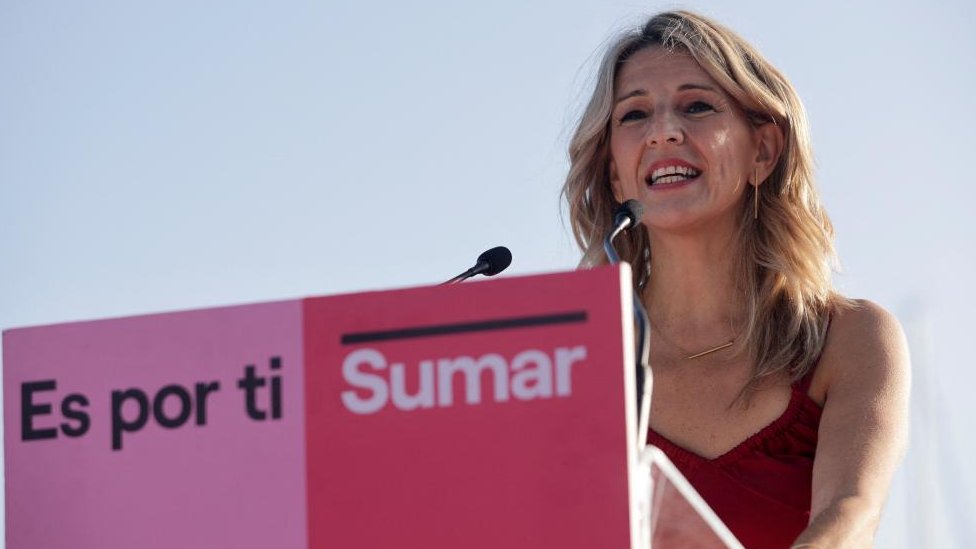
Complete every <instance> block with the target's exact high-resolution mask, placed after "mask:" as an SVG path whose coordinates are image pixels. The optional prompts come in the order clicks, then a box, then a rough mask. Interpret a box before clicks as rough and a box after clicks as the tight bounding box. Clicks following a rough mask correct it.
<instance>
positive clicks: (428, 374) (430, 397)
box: [390, 360, 434, 411]
mask: <svg viewBox="0 0 976 549" xmlns="http://www.w3.org/2000/svg"><path fill="white" fill-rule="evenodd" d="M405 368H406V366H404V365H403V363H402V362H397V363H395V364H393V365H392V366H390V389H391V391H390V392H391V393H392V394H393V405H394V406H396V407H397V408H399V409H401V410H408V411H409V410H416V409H417V408H433V407H434V361H433V360H422V361H421V362H420V381H419V382H418V385H419V387H418V388H417V394H415V395H408V394H407V388H406V385H407V382H406V380H405V379H404V378H405V377H406V374H404V372H403V371H404V369H405Z"/></svg>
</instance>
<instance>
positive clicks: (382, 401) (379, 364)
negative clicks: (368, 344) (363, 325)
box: [342, 349, 388, 414]
mask: <svg viewBox="0 0 976 549" xmlns="http://www.w3.org/2000/svg"><path fill="white" fill-rule="evenodd" d="M361 365H362V366H371V367H372V368H373V369H374V370H383V369H385V368H386V358H384V357H383V354H382V353H380V352H379V351H375V350H373V349H359V350H357V351H353V352H352V353H350V354H349V356H347V357H346V359H345V360H344V361H342V377H343V379H345V380H346V383H348V384H349V385H352V386H353V387H358V388H360V389H366V390H371V391H372V392H373V394H372V396H370V397H369V398H361V397H360V396H359V394H358V393H357V392H356V391H343V392H342V403H343V404H345V405H346V408H348V409H349V411H351V412H354V413H357V414H372V413H373V412H378V411H379V410H380V409H381V408H382V407H384V406H386V399H387V394H388V389H387V388H386V381H385V380H384V379H383V378H382V377H381V376H378V375H376V374H368V373H366V372H362V371H360V370H359V367H360V366H361Z"/></svg>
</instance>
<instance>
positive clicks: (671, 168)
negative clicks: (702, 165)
mask: <svg viewBox="0 0 976 549" xmlns="http://www.w3.org/2000/svg"><path fill="white" fill-rule="evenodd" d="M699 175H701V170H699V169H698V168H696V167H695V166H693V165H691V164H690V163H688V162H685V161H684V160H680V159H668V160H659V161H657V162H655V163H653V164H651V165H650V166H649V168H648V174H647V176H646V177H645V178H644V182H645V183H647V184H648V185H650V186H654V185H667V184H671V183H681V182H684V181H690V180H692V179H695V178H696V177H698V176H699Z"/></svg>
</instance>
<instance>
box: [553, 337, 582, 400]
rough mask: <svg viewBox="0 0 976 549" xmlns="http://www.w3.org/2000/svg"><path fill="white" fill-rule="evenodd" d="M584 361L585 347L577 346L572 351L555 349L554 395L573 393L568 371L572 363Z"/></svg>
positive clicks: (571, 380) (561, 348) (563, 348)
mask: <svg viewBox="0 0 976 549" xmlns="http://www.w3.org/2000/svg"><path fill="white" fill-rule="evenodd" d="M581 360H586V347H584V346H582V345H579V346H576V347H573V348H572V349H567V348H566V347H559V348H558V349H556V394H557V395H559V396H569V395H570V394H572V392H573V379H572V377H571V376H572V373H571V372H570V369H571V368H572V367H573V363H575V362H579V361H581Z"/></svg>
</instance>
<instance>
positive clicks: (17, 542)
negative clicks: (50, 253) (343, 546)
mask: <svg viewBox="0 0 976 549" xmlns="http://www.w3.org/2000/svg"><path fill="white" fill-rule="evenodd" d="M301 312H302V303H301V301H289V302H282V303H270V304H264V305H252V306H243V307H227V308H219V309H208V310H201V311H191V312H183V313H172V314H160V315H149V316H141V317H135V318H124V319H115V320H102V321H94V322H79V323H72V324H62V325H56V326H47V327H39V328H25V329H19V330H10V331H7V332H5V333H4V341H3V350H4V371H3V376H4V449H5V455H6V497H7V500H6V509H7V511H6V514H7V523H6V528H7V547H8V548H9V549H19V548H39V547H44V548H48V549H56V548H88V547H90V548H102V549H112V548H122V547H128V548H133V547H139V548H157V547H158V548H160V549H162V548H172V547H201V548H203V547H282V548H299V547H306V546H307V545H306V536H305V505H304V494H305V474H304V469H305V455H304V445H303V432H304V419H303V393H302V387H303V382H302V373H303V372H302V361H303V356H302V339H301V321H302V318H301ZM251 377H253V378H257V379H261V380H263V386H262V387H258V388H255V389H253V390H251V391H250V392H249V391H248V389H247V387H250V386H251V385H254V384H255V383H251V384H249V382H248V380H249V379H250V378H251ZM276 380H277V382H276ZM242 384H243V385H242ZM249 407H250V408H252V409H251V410H249V409H248V408H249ZM253 412H263V415H261V414H258V413H253Z"/></svg>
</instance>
